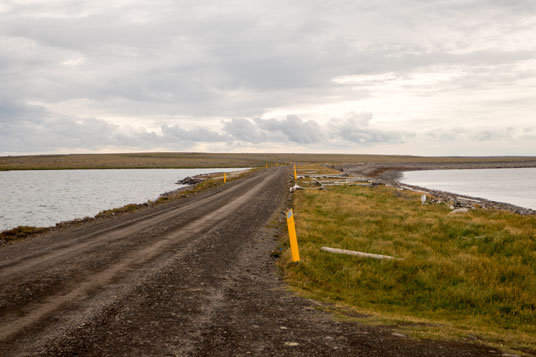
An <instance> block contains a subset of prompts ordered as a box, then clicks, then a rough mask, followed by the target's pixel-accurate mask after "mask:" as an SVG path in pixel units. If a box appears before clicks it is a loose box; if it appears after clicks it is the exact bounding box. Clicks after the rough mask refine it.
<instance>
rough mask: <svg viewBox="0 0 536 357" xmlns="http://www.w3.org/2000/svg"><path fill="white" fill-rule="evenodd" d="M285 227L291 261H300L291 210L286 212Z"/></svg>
mask: <svg viewBox="0 0 536 357" xmlns="http://www.w3.org/2000/svg"><path fill="white" fill-rule="evenodd" d="M287 226H288V236H289V239H290V251H291V253H292V261H293V262H299V261H300V252H299V251H298V239H297V238H296V227H295V226H294V214H293V213H292V208H291V209H289V210H288V211H287Z"/></svg>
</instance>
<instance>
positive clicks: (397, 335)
mask: <svg viewBox="0 0 536 357" xmlns="http://www.w3.org/2000/svg"><path fill="white" fill-rule="evenodd" d="M391 335H393V336H395V337H407V336H406V335H403V334H401V333H398V332H393V333H392V334H391Z"/></svg>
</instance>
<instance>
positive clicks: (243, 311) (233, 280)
mask: <svg viewBox="0 0 536 357" xmlns="http://www.w3.org/2000/svg"><path fill="white" fill-rule="evenodd" d="M289 174H290V171H289V169H288V168H282V167H280V168H273V169H269V170H265V171H263V172H261V173H258V174H256V175H253V176H251V177H248V178H246V179H241V180H237V181H233V182H230V183H228V184H227V185H225V186H224V187H219V188H217V189H215V190H212V191H207V192H204V193H202V194H200V195H197V196H195V197H191V198H187V199H184V200H179V201H175V202H171V203H169V204H166V205H162V206H158V207H157V208H150V209H144V210H140V211H137V212H134V213H131V214H126V215H121V216H119V217H112V218H109V219H104V220H98V221H95V222H86V223H83V224H81V225H80V226H78V227H70V228H66V229H64V230H60V231H59V232H52V233H49V234H46V235H43V236H40V237H36V238H31V239H27V240H24V241H21V242H17V243H16V244H12V245H8V246H4V247H2V248H0V356H20V355H45V356H46V355H55V356H57V355H64V356H72V355H98V356H147V355H157V356H246V355H257V356H281V355H286V356H298V355H299V356H314V355H321V356H324V355H325V356H335V355H341V356H347V355H354V356H355V355H365V356H368V355H384V356H385V355H391V356H395V355H407V356H417V355H423V356H440V355H443V356H451V355H456V356H464V355H488V354H492V353H493V354H494V355H497V353H498V351H496V350H492V349H490V348H486V347H482V346H476V345H470V344H459V343H438V342H430V341H428V342H418V341H414V340H411V339H409V338H405V337H401V336H393V335H392V331H390V330H389V329H387V328H372V327H366V326H362V325H358V324H355V323H342V322H337V321H335V320H333V318H332V317H331V316H330V315H329V314H327V313H324V312H321V311H319V310H318V309H316V308H315V306H316V305H315V303H314V302H311V301H308V300H305V299H302V298H299V297H297V296H295V295H294V294H292V293H290V292H289V291H288V289H287V288H286V287H285V285H284V283H283V282H282V281H281V279H280V278H279V277H278V274H277V269H276V268H275V265H274V258H272V257H271V255H270V251H271V250H272V249H274V248H275V247H276V245H277V242H276V238H274V235H276V233H277V231H278V229H280V228H268V227H270V226H277V225H274V224H271V225H270V224H269V223H270V222H271V221H273V220H274V218H275V219H276V220H279V219H281V217H282V213H281V211H282V210H283V209H284V208H286V207H287V205H288V194H287V192H288V184H289Z"/></svg>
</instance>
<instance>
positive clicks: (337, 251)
mask: <svg viewBox="0 0 536 357" xmlns="http://www.w3.org/2000/svg"><path fill="white" fill-rule="evenodd" d="M320 250H323V251H324V252H330V253H335V254H346V255H357V256H358V257H363V258H373V259H389V260H392V259H395V257H392V256H390V255H381V254H372V253H364V252H356V251H354V250H346V249H339V248H330V247H322V248H320ZM397 260H401V259H397Z"/></svg>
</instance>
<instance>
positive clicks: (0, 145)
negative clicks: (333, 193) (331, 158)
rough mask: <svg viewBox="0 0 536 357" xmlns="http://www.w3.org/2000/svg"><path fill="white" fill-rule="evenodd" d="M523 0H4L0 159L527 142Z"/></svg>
mask: <svg viewBox="0 0 536 357" xmlns="http://www.w3.org/2000/svg"><path fill="white" fill-rule="evenodd" d="M534 28H536V4H535V3H534V2H533V1H516V2H507V1H498V0H469V1H464V2H456V1H454V2H444V1H439V0H437V1H434V0H432V1H426V2H422V1H417V0H410V1H376V2H372V3H371V2H370V1H353V0H352V1H350V0H348V1H345V0H333V1H329V2H321V3H318V2H306V1H299V2H291V3H289V2H284V1H277V0H276V1H263V0H259V1H256V2H248V1H233V0H231V1H227V2H225V4H223V5H222V4H219V5H218V4H214V3H203V2H194V1H171V0H157V1H153V2H142V1H136V0H134V1H123V0H108V1H100V0H93V1H86V0H82V1H76V2H72V1H66V0H56V1H40V2H36V1H22V0H21V1H9V2H6V1H4V2H1V1H0V83H1V85H0V154H22V153H50V152H74V151H76V152H80V151H89V152H92V151H132V150H136V151H139V150H203V151H207V150H210V151H259V150H262V151H315V152H322V151H325V152H349V153H360V152H363V153H371V152H377V153H404V154H442V155H463V154H466V155H486V154H488V155H498V154H510V155H511V154H518V155H536V145H534V136H535V121H534V113H535V112H536V101H534V98H533V95H532V93H535V92H536V60H535V58H536V56H535V55H536V31H534Z"/></svg>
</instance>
